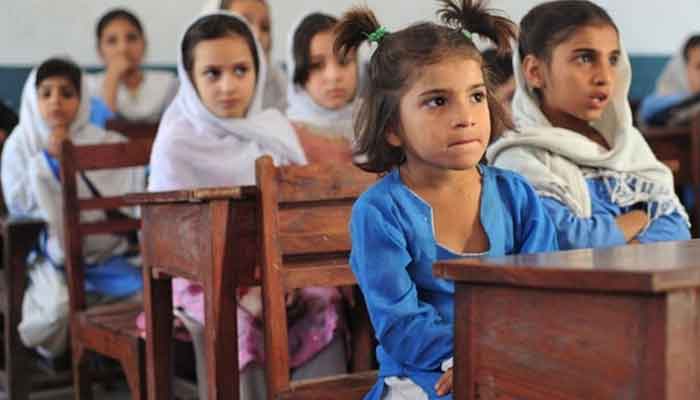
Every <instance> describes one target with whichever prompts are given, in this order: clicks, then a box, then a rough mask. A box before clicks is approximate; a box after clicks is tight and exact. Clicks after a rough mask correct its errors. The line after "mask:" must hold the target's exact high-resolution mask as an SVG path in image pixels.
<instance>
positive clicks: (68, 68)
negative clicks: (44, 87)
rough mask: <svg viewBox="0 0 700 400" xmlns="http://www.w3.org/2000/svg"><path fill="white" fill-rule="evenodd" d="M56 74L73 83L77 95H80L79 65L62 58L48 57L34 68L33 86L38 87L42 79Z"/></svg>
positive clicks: (80, 74)
mask: <svg viewBox="0 0 700 400" xmlns="http://www.w3.org/2000/svg"><path fill="white" fill-rule="evenodd" d="M57 76H58V77H61V78H66V79H68V82H70V83H71V84H72V85H73V87H74V88H75V91H76V92H77V93H78V97H80V90H81V89H82V85H81V79H82V72H81V71H80V67H78V66H77V65H76V64H75V63H74V62H72V61H68V60H66V59H63V58H49V59H48V60H46V61H44V62H43V63H41V65H39V68H37V70H36V82H35V84H34V86H35V87H36V88H37V89H38V88H39V85H41V82H43V81H44V79H48V78H53V77H57Z"/></svg>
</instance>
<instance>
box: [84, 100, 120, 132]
mask: <svg viewBox="0 0 700 400" xmlns="http://www.w3.org/2000/svg"><path fill="white" fill-rule="evenodd" d="M114 116H115V114H114V112H112V110H110V109H109V107H107V105H106V104H105V103H104V101H102V99H100V98H99V97H90V123H92V124H93V125H97V126H99V127H100V128H104V127H105V125H106V124H107V120H108V119H112V118H114Z"/></svg>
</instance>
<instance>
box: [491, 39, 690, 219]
mask: <svg viewBox="0 0 700 400" xmlns="http://www.w3.org/2000/svg"><path fill="white" fill-rule="evenodd" d="M513 70H514V72H515V81H516V92H515V97H514V99H513V118H514V122H515V126H516V129H517V131H509V132H506V133H505V134H504V136H503V137H502V138H501V139H499V140H497V141H496V142H495V143H494V144H493V145H491V146H490V147H489V149H488V150H487V153H486V156H487V159H488V160H489V162H490V163H492V164H493V165H495V166H498V167H502V168H506V169H511V170H515V171H517V172H519V173H521V174H522V175H524V176H525V177H526V178H527V179H528V180H529V181H530V183H531V184H532V185H533V186H534V187H535V189H536V190H537V192H538V193H539V194H540V195H542V196H547V197H552V198H554V199H556V200H558V201H560V202H562V203H563V204H565V205H566V206H567V207H569V208H570V209H571V210H572V212H574V214H576V215H577V216H578V217H580V218H588V217H590V215H591V198H590V194H589V193H588V187H587V185H586V181H585V179H586V178H590V177H603V178H614V179H606V181H607V182H611V183H612V182H615V184H614V185H612V184H611V187H610V188H609V189H610V195H611V199H612V201H613V202H615V203H616V204H618V205H619V206H623V207H624V206H630V205H633V204H636V203H640V202H644V203H647V204H648V210H649V215H650V219H652V220H653V219H654V218H656V217H658V216H661V215H666V214H671V213H673V212H674V211H677V212H679V213H680V214H681V215H683V216H684V217H685V219H686V221H687V215H686V212H685V209H684V208H683V206H682V205H681V204H680V202H679V200H678V198H677V197H676V195H675V192H674V186H673V175H672V174H671V171H670V170H669V169H668V167H666V166H665V165H664V164H663V163H661V162H659V161H658V160H657V159H656V157H655V156H654V154H653V153H652V151H651V149H650V148H649V146H648V145H647V143H646V141H645V140H644V138H643V137H642V135H641V133H640V132H639V131H638V130H637V129H636V128H635V127H634V126H633V125H632V112H631V110H630V107H629V103H628V101H627V94H628V92H629V87H630V82H631V75H632V74H631V68H630V63H629V58H628V56H627V53H626V52H625V51H624V49H623V50H622V53H621V54H620V59H619V64H618V78H617V81H616V84H615V89H614V92H613V93H612V98H611V100H610V103H609V104H608V106H607V107H606V109H605V110H604V112H603V115H602V116H601V118H600V120H598V121H595V122H593V123H592V124H591V125H592V126H593V127H594V128H595V129H596V130H598V132H600V133H601V134H602V136H603V137H604V138H605V140H606V141H607V143H608V144H609V145H610V146H611V149H610V150H607V149H605V148H603V147H601V146H599V145H598V144H596V143H594V142H593V141H591V140H590V139H588V138H586V137H585V136H583V135H581V134H579V133H577V132H573V131H570V130H567V129H564V128H556V127H553V126H552V124H551V123H550V122H549V120H548V119H547V117H546V116H545V115H544V113H542V110H541V109H540V106H539V100H538V99H537V96H536V95H535V93H534V92H533V90H532V89H530V88H528V86H527V82H526V80H525V76H524V72H523V69H522V62H521V59H520V54H519V53H518V51H517V49H516V51H515V52H514V55H513ZM613 186H614V187H613Z"/></svg>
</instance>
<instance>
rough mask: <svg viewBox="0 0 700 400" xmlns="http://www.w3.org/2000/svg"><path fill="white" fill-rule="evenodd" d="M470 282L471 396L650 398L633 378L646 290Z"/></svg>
mask: <svg viewBox="0 0 700 400" xmlns="http://www.w3.org/2000/svg"><path fill="white" fill-rule="evenodd" d="M471 290H472V292H473V296H472V297H471V299H472V304H471V307H473V308H474V309H476V310H478V312H477V313H475V314H473V315H472V318H471V319H470V320H469V322H470V323H471V324H472V326H471V327H470V330H471V332H472V340H473V345H472V347H471V350H472V354H470V355H469V356H470V357H472V358H473V360H474V365H473V367H472V368H473V370H474V373H475V374H476V376H475V381H474V383H475V384H476V388H475V389H476V391H477V393H478V394H479V395H480V397H474V398H479V399H482V398H486V399H500V398H503V399H521V398H523V399H525V398H526V399H528V400H530V399H532V400H536V399H537V400H545V399H546V400H549V399H571V400H573V399H598V400H614V399H642V398H644V399H647V398H649V399H650V398H653V397H645V394H644V393H643V390H642V385H643V383H644V382H642V379H640V373H641V370H642V367H643V361H644V360H643V358H644V357H643V352H642V351H641V350H642V349H643V348H644V346H645V344H646V331H645V330H644V327H643V326H642V325H641V324H640V323H639V321H640V320H641V319H642V318H643V316H644V315H645V312H646V305H647V304H648V302H649V299H650V298H651V297H650V296H619V295H603V294H600V293H590V292H573V293H572V292H568V293H567V292H561V291H551V290H535V289H528V290H523V289H520V288H506V287H496V286H471ZM465 322H466V321H461V320H460V321H459V322H457V321H456V323H460V324H464V323H465ZM457 356H458V357H459V356H465V354H463V353H459V354H457ZM655 360H656V361H657V362H663V359H658V358H657V359H655ZM460 376H462V375H460ZM467 398H469V397H467ZM657 398H659V399H661V398H663V397H657Z"/></svg>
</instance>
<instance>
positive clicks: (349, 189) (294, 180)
mask: <svg viewBox="0 0 700 400" xmlns="http://www.w3.org/2000/svg"><path fill="white" fill-rule="evenodd" d="M278 174H279V175H278V177H277V180H278V183H279V192H278V196H279V197H278V198H279V201H281V202H304V201H314V200H317V199H319V198H323V199H324V200H334V199H349V198H356V197H358V196H359V195H360V194H361V193H362V192H364V191H365V190H367V187H369V186H370V185H372V184H373V183H375V182H376V181H377V175H376V174H370V173H364V172H361V171H360V170H359V168H358V167H356V166H355V165H353V164H351V163H347V164H342V163H340V164H312V165H308V166H297V167H295V166H289V167H285V168H282V169H279V170H278Z"/></svg>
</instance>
